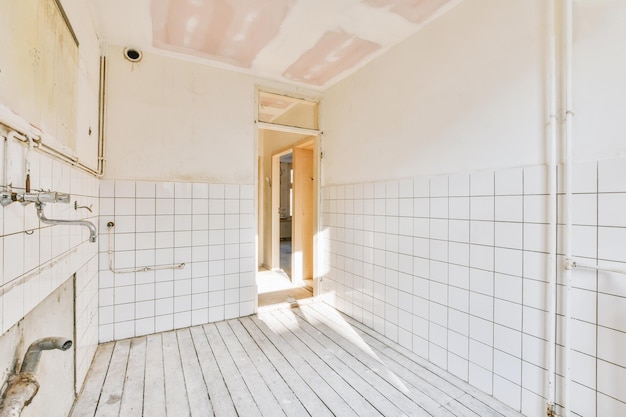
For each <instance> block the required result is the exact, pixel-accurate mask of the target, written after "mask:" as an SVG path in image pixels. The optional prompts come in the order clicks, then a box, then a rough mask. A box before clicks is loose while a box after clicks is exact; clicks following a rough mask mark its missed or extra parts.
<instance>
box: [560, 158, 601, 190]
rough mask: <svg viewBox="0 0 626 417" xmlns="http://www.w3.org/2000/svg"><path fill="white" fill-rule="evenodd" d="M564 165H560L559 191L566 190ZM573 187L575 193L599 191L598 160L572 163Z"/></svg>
mask: <svg viewBox="0 0 626 417" xmlns="http://www.w3.org/2000/svg"><path fill="white" fill-rule="evenodd" d="M564 177H565V175H564V171H563V167H562V166H561V165H560V166H559V192H560V193H561V192H564V191H565V190H564V187H563V181H564ZM570 185H571V187H572V192H573V193H595V192H597V191H598V162H597V161H580V162H573V163H572V184H570Z"/></svg>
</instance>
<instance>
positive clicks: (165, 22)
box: [152, 0, 295, 68]
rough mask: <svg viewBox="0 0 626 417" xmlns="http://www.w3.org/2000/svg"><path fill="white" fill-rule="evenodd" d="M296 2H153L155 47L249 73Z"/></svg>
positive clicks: (290, 0) (156, 0)
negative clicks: (237, 67) (245, 69)
mask: <svg viewBox="0 0 626 417" xmlns="http://www.w3.org/2000/svg"><path fill="white" fill-rule="evenodd" d="M294 2H295V0H266V1H262V2H259V1H257V0H153V1H152V22H153V25H152V34H153V45H154V46H155V47H157V48H162V49H168V50H171V51H175V52H184V53H191V54H194V55H199V56H203V57H210V58H214V59H218V60H220V61H222V62H226V63H228V64H232V65H236V66H239V67H244V68H249V67H251V65H252V61H254V58H255V57H256V55H257V54H258V53H259V52H260V51H261V50H262V49H263V48H264V47H265V46H266V45H267V44H268V43H269V42H270V41H271V40H272V39H274V37H275V36H276V35H277V34H278V31H279V30H280V27H281V25H282V22H283V21H284V19H285V18H286V17H287V15H288V13H289V10H290V9H291V7H292V6H293V4H294Z"/></svg>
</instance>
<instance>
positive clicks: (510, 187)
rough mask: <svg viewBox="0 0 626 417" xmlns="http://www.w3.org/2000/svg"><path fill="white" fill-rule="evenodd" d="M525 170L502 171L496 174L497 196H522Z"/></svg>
mask: <svg viewBox="0 0 626 417" xmlns="http://www.w3.org/2000/svg"><path fill="white" fill-rule="evenodd" d="M523 184H524V183H523V169H522V168H510V169H501V170H498V171H496V173H495V194H496V195H521V194H522V193H523V192H524V187H523Z"/></svg>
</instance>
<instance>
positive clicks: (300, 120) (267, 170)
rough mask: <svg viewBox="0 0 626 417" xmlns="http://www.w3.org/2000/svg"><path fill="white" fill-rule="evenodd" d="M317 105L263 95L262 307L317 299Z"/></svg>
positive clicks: (260, 183) (260, 151)
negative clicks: (315, 249)
mask: <svg viewBox="0 0 626 417" xmlns="http://www.w3.org/2000/svg"><path fill="white" fill-rule="evenodd" d="M317 106H318V104H317V103H316V102H313V101H307V100H302V99H298V98H292V97H285V96H281V95H277V94H271V93H265V92H260V93H259V121H258V126H259V130H258V164H259V166H258V173H259V181H258V186H259V189H258V195H259V199H258V202H259V207H258V212H259V218H258V224H259V229H258V236H259V252H258V256H259V269H258V273H257V287H258V294H259V298H258V305H259V307H260V308H267V306H281V305H285V304H286V305H292V304H294V303H297V302H298V300H302V299H306V298H311V297H312V296H313V295H314V282H315V281H314V259H315V256H314V245H313V240H314V236H315V230H316V229H315V228H316V226H317V216H318V208H317V206H318V205H317V201H318V196H319V194H318V189H319V187H318V185H317V179H316V178H317V176H316V171H317V170H318V167H317V164H316V161H317V160H318V159H319V158H316V157H315V154H316V152H318V147H319V145H318V135H319V131H318V130H317V127H318V126H317Z"/></svg>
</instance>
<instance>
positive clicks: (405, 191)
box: [354, 178, 413, 198]
mask: <svg viewBox="0 0 626 417" xmlns="http://www.w3.org/2000/svg"><path fill="white" fill-rule="evenodd" d="M357 194H360V195H357ZM398 197H400V198H413V179H412V178H406V179H403V180H400V181H398ZM354 198H362V193H355V196H354Z"/></svg>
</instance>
